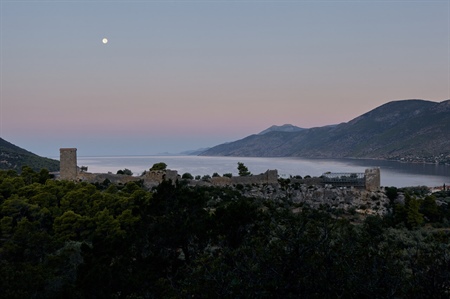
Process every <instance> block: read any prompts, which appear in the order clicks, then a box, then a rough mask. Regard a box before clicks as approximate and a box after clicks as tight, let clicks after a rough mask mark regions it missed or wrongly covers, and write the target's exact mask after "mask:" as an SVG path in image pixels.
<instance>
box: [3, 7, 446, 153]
mask: <svg viewBox="0 0 450 299" xmlns="http://www.w3.org/2000/svg"><path fill="white" fill-rule="evenodd" d="M0 10H1V11H0V17H1V18H0V19H1V32H0V33H1V39H0V43H1V44H0V54H1V55H0V58H1V59H0V60H1V99H0V137H2V138H4V139H5V140H7V141H9V142H12V143H14V144H15V145H17V146H20V147H22V148H25V149H27V150H30V151H32V152H34V153H36V154H38V155H41V156H47V157H57V156H58V155H59V148H60V147H77V148H78V154H79V155H84V156H89V155H99V156H107V155H148V154H157V153H161V152H172V153H177V152H181V151H184V150H189V149H196V148H201V147H209V146H214V145H217V144H220V143H223V142H228V141H234V140H237V139H240V138H243V137H245V136H248V135H250V134H254V133H258V132H260V131H262V130H264V129H266V128H268V127H270V126H271V125H282V124H286V123H289V124H293V125H296V126H299V127H304V128H309V127H315V126H324V125H330V124H337V123H341V122H347V121H349V120H351V119H353V118H355V117H357V116H359V115H361V114H363V113H365V112H367V111H369V110H371V109H373V108H376V107H378V106H380V105H382V104H384V103H387V102H389V101H393V100H401V99H426V100H431V101H437V102H440V101H443V100H446V99H449V98H450V83H449V81H450V46H449V44H450V1H6V0H5V1H1V2H0ZM104 37H106V38H108V41H109V42H108V43H107V44H103V43H102V39H103V38H104Z"/></svg>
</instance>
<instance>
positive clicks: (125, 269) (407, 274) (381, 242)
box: [0, 168, 450, 298]
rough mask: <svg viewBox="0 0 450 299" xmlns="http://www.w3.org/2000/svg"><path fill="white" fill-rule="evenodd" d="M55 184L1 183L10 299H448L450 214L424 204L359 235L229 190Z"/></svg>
mask: <svg viewBox="0 0 450 299" xmlns="http://www.w3.org/2000/svg"><path fill="white" fill-rule="evenodd" d="M49 178H50V177H49V175H48V172H47V171H45V170H42V171H40V172H34V171H33V170H31V169H30V168H24V169H23V170H22V172H21V174H20V175H17V173H16V172H14V171H3V172H0V204H1V205H0V290H1V291H0V296H1V297H3V298H448V297H449V295H450V250H449V249H450V248H449V247H450V246H449V234H448V232H447V230H446V229H445V226H447V224H446V223H447V222H446V219H448V218H449V216H450V215H449V211H448V210H447V208H446V207H447V206H446V205H445V204H442V205H440V206H439V205H436V198H435V197H432V196H428V198H427V199H425V197H426V196H425V197H423V198H422V197H419V195H418V194H414V192H415V191H413V192H412V193H411V194H409V193H407V194H406V196H405V199H404V201H405V202H404V203H403V204H402V203H396V200H398V196H399V191H401V190H397V189H395V188H390V189H388V192H389V196H390V198H391V199H392V209H391V210H392V213H391V214H390V215H387V216H386V217H384V218H380V217H367V218H365V219H364V220H360V221H356V218H352V216H351V213H350V214H345V213H343V212H342V211H340V212H336V211H334V212H330V211H328V210H327V208H326V207H324V208H323V209H322V210H312V209H309V208H308V207H306V206H293V205H292V204H291V203H289V202H287V201H286V202H285V201H279V202H273V201H263V200H260V199H256V198H244V197H242V196H241V194H240V193H239V192H237V191H235V190H232V189H225V188H212V187H196V188H191V187H187V186H185V185H184V184H183V183H182V182H181V183H178V184H176V185H174V184H172V183H171V182H164V183H162V184H161V185H159V186H158V187H157V188H156V189H155V190H153V191H152V192H149V191H147V190H145V189H144V188H142V186H141V185H140V184H139V183H134V182H133V183H128V184H126V185H124V186H116V185H111V184H109V183H108V182H107V181H106V182H104V183H103V184H97V185H93V184H87V183H78V184H75V183H73V182H68V181H55V180H51V179H49ZM439 196H441V199H442V200H445V198H446V197H447V198H448V197H449V196H450V194H448V193H446V192H443V193H442V194H440V195H439ZM293 211H294V212H295V213H294V212H293ZM431 224H432V225H431Z"/></svg>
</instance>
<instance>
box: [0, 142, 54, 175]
mask: <svg viewBox="0 0 450 299" xmlns="http://www.w3.org/2000/svg"><path fill="white" fill-rule="evenodd" d="M22 166H29V167H31V168H32V169H34V170H36V171H38V170H40V169H42V168H46V169H47V170H49V171H57V170H59V161H57V160H53V159H49V158H44V157H40V156H38V155H36V154H33V153H31V152H29V151H27V150H24V149H23V148H20V147H18V146H16V145H14V144H12V143H10V142H8V141H6V140H4V139H2V138H0V169H13V170H16V171H19V172H20V170H21V169H22Z"/></svg>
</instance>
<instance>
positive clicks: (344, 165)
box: [78, 156, 450, 187]
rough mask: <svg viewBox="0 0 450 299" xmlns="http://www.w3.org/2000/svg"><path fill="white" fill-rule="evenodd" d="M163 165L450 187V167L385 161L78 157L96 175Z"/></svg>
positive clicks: (194, 172) (209, 172) (206, 172)
mask: <svg viewBox="0 0 450 299" xmlns="http://www.w3.org/2000/svg"><path fill="white" fill-rule="evenodd" d="M158 162H164V163H166V164H167V168H168V169H172V170H177V171H178V174H180V175H182V174H183V173H186V172H188V173H190V174H192V175H193V176H196V175H201V176H203V175H210V176H211V175H212V174H213V173H215V172H217V173H218V174H219V175H223V174H224V173H232V174H233V175H237V162H243V163H244V164H245V165H246V166H247V167H248V169H249V170H250V172H252V173H253V174H260V173H263V172H265V171H266V170H268V169H277V170H278V175H279V176H281V177H289V176H291V175H292V176H295V175H301V176H305V175H310V176H320V175H322V174H323V173H324V172H327V171H331V172H343V173H352V172H364V170H365V169H366V168H372V167H380V169H381V185H382V186H395V187H407V186H419V185H420V186H422V185H425V186H430V187H433V186H442V185H443V184H444V183H445V184H446V185H447V186H450V166H445V165H435V164H413V163H399V162H394V161H382V160H356V159H301V158H249V157H203V156H111V157H78V165H79V166H88V171H89V172H93V173H106V172H112V173H116V172H117V170H119V169H124V168H128V169H130V170H131V171H132V172H133V174H134V175H140V174H141V173H142V172H144V171H145V170H148V169H149V168H150V167H151V166H152V165H153V164H154V163H158Z"/></svg>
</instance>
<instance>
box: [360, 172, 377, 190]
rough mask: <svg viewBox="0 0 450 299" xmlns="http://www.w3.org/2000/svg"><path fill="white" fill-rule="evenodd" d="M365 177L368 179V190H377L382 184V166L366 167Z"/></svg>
mask: <svg viewBox="0 0 450 299" xmlns="http://www.w3.org/2000/svg"><path fill="white" fill-rule="evenodd" d="M364 178H365V179H366V190H367V191H377V190H379V189H380V185H381V175H380V168H371V169H366V171H365V172H364Z"/></svg>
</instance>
